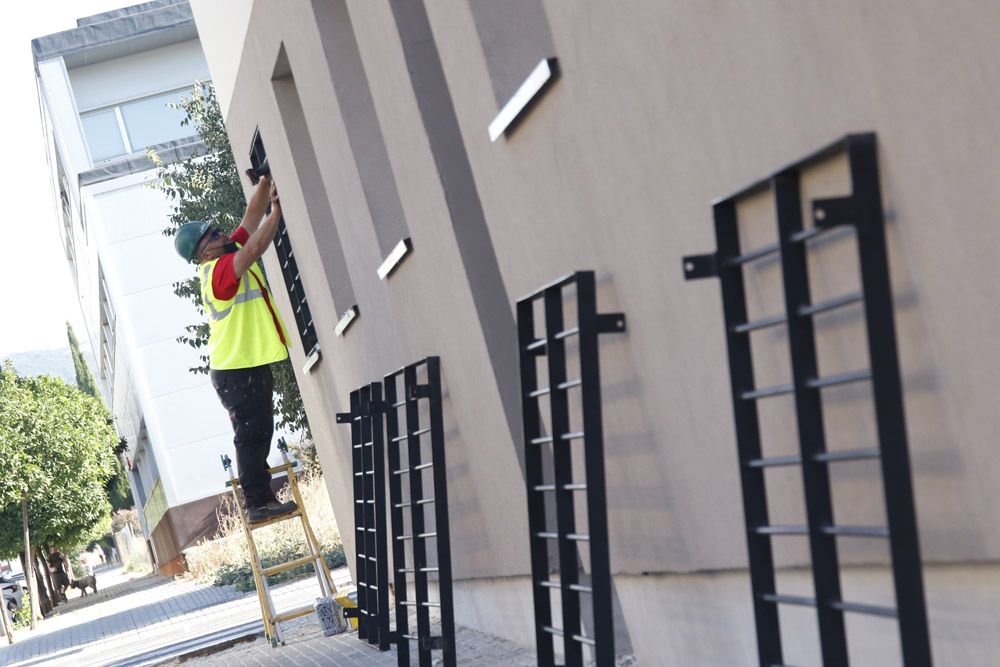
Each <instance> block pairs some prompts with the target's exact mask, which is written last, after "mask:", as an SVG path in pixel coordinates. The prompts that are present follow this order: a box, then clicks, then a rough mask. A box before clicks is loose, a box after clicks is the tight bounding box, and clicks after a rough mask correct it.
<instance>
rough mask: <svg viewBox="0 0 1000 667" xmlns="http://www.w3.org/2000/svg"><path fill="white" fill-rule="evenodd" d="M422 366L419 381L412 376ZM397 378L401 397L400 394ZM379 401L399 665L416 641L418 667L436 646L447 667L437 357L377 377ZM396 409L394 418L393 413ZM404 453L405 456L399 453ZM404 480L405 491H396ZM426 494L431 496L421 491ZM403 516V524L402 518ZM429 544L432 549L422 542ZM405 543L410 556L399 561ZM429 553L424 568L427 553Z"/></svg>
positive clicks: (449, 615) (448, 588)
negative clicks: (433, 595)
mask: <svg viewBox="0 0 1000 667" xmlns="http://www.w3.org/2000/svg"><path fill="white" fill-rule="evenodd" d="M422 367H423V369H424V372H425V373H426V382H423V383H421V382H420V381H419V373H420V370H421V368H422ZM400 381H401V383H402V395H400ZM384 384H385V400H386V404H387V405H388V411H387V412H386V427H387V432H388V459H389V470H390V475H389V503H390V505H391V511H390V515H391V516H392V537H393V539H392V555H393V569H394V573H393V579H394V581H395V593H396V632H395V635H394V639H395V641H396V647H397V658H398V663H399V665H409V664H410V643H411V642H412V643H414V644H416V650H417V656H418V661H419V664H420V665H421V667H430V665H431V663H432V659H433V653H432V652H433V651H440V657H439V660H440V663H437V662H435V663H434V664H443V665H445V667H454V665H455V664H456V653H455V611H454V604H453V596H452V578H451V542H450V538H449V532H448V479H447V474H446V468H445V447H444V418H443V413H442V401H441V362H440V359H438V357H427V358H426V359H423V360H422V361H418V362H416V363H414V364H410V365H409V366H405V367H403V368H401V369H399V370H398V371H396V372H394V373H390V374H389V375H386V376H385V383H384ZM421 400H424V401H426V402H427V416H428V423H427V424H426V425H422V424H421V421H420V414H421V410H420V407H421V406H420V401H421ZM400 409H402V415H400ZM425 436H426V437H429V438H430V454H431V456H430V460H425V459H424V458H423V454H422V453H421V452H422V448H421V438H422V437H425ZM404 452H405V454H404ZM425 470H429V471H431V475H432V479H433V483H432V488H431V489H426V488H425V486H424V474H423V471H425ZM404 478H405V480H406V482H407V486H408V490H409V493H408V494H407V495H405V496H404V489H403V487H404ZM428 491H431V495H425V494H426V493H427V492H428ZM428 511H431V512H433V514H432V516H433V520H434V523H433V529H431V530H428V527H427V523H428V521H427V519H428V518H429V517H428V514H427V512H428ZM407 514H409V521H407ZM429 542H433V546H434V548H433V549H429V548H428V543H429ZM408 543H409V544H411V545H412V546H411V549H412V554H413V557H412V561H410V562H408V561H407V558H406V545H407V544H408ZM430 551H433V552H434V553H436V554H437V564H436V565H431V564H430V563H429V562H428V560H429V558H428V552H430ZM431 574H435V575H437V582H438V599H437V600H431V599H430V598H429V591H428V589H429V586H428V578H429V577H428V575H431ZM409 576H412V584H413V592H414V596H415V598H416V599H414V600H409V599H408V595H409V589H408V584H409V583H410V580H409ZM432 607H435V608H439V609H440V634H437V635H435V634H433V632H432V627H431V619H430V608H432ZM410 608H414V609H415V611H416V617H417V632H416V634H412V633H411V632H410V628H409V617H408V610H409V609H410Z"/></svg>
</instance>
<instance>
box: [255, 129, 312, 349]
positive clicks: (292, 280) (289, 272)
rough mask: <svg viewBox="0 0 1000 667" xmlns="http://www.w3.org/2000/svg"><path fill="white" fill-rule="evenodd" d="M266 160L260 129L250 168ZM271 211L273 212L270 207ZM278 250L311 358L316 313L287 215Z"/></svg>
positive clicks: (280, 225) (304, 346)
mask: <svg viewBox="0 0 1000 667" xmlns="http://www.w3.org/2000/svg"><path fill="white" fill-rule="evenodd" d="M266 159H267V151H265V150H264V141H263V140H262V139H261V137H260V130H257V131H256V132H254V135H253V143H252V147H251V149H250V166H251V167H253V168H254V169H257V168H258V167H260V165H261V164H263V163H264V161H265V160H266ZM268 211H269V212H270V205H269V206H268ZM274 251H275V252H276V253H277V255H278V263H279V264H280V265H281V275H282V277H283V278H284V279H285V289H286V290H287V291H288V299H289V301H291V304H292V312H293V313H294V314H295V325H296V327H297V328H298V331H299V338H300V339H301V340H302V349H303V350H305V353H306V357H310V356H312V354H313V352H315V351H316V346H317V345H318V344H319V338H318V337H317V336H316V327H315V325H314V324H313V318H312V313H311V312H310V311H309V302H308V300H307V299H306V292H305V288H304V287H303V286H302V278H301V276H300V274H299V267H298V263H297V262H296V261H295V253H294V252H293V251H292V242H291V239H289V237H288V228H287V227H286V226H285V216H284V215H282V216H281V219H280V220H278V231H277V232H276V233H275V235H274Z"/></svg>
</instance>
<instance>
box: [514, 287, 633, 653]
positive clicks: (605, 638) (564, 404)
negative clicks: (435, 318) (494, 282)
mask: <svg viewBox="0 0 1000 667" xmlns="http://www.w3.org/2000/svg"><path fill="white" fill-rule="evenodd" d="M566 288H575V291H576V304H575V306H576V307H575V311H576V318H577V322H576V324H575V325H568V324H567V323H566V322H565V314H564V310H565V309H564V303H563V301H564V295H563V290H564V289H566ZM537 301H541V302H542V304H543V307H544V313H545V315H544V317H545V321H544V333H543V334H536V331H535V303H536V302H537ZM517 330H518V351H519V356H520V367H521V403H522V406H523V420H524V448H525V453H524V459H525V478H526V479H525V481H526V483H527V491H528V526H529V530H530V535H529V544H530V545H531V578H532V583H533V586H532V592H533V595H534V603H535V643H536V646H537V650H538V664H539V665H541V666H542V667H552V666H553V665H555V647H554V638H555V637H561V638H562V642H563V650H564V653H565V664H566V667H580V666H582V665H583V664H585V659H584V650H583V647H584V646H588V647H590V650H591V651H592V656H591V659H592V660H593V661H594V664H596V665H597V666H598V667H610V666H611V665H613V664H614V662H615V640H614V620H613V614H612V591H611V562H610V549H609V545H608V516H607V514H608V513H607V497H606V490H605V479H604V434H603V418H602V416H601V378H600V364H599V358H598V335H599V334H602V333H620V332H623V331H625V315H624V314H623V313H608V314H598V313H597V293H596V288H595V281H594V272H593V271H579V272H577V273H573V274H571V275H569V276H566V277H564V278H560V279H559V280H557V281H555V282H553V283H550V284H549V285H546V286H545V287H542V288H541V289H539V290H538V291H536V292H534V293H532V294H529V295H528V296H525V297H524V298H522V299H520V300H518V302H517ZM571 337H577V338H578V342H579V357H580V377H578V378H568V377H567V363H566V357H567V355H566V341H567V339H569V338H571ZM541 356H545V357H546V360H545V361H546V367H547V381H546V384H547V386H544V387H541V386H539V381H538V369H537V363H536V362H537V359H538V358H539V357H541ZM577 391H578V392H579V396H578V397H577V399H576V400H578V401H579V403H580V406H581V412H582V430H576V431H575V430H573V429H572V428H571V426H570V410H569V395H570V394H571V393H576V392H577ZM543 397H548V402H549V409H550V414H549V419H550V421H549V425H550V428H551V429H552V435H549V436H546V435H545V434H544V432H543V427H542V418H541V409H540V407H539V399H541V398H543ZM581 441H582V447H583V449H582V456H583V463H584V469H585V481H583V482H580V481H578V480H574V479H573V470H574V463H573V446H574V442H581ZM543 452H544V453H545V454H547V455H548V456H549V457H551V459H552V464H551V466H550V467H551V469H552V470H553V471H554V472H553V474H554V479H552V480H546V479H545V470H546V467H547V466H546V465H545V464H544V463H543ZM548 493H552V494H554V497H555V517H554V518H555V527H554V528H552V527H549V526H548V525H547V524H548V518H547V517H546V494H548ZM581 493H582V494H583V496H584V502H583V503H580V502H578V501H577V494H581ZM584 504H585V505H586V508H587V513H586V525H587V526H588V532H587V533H581V532H579V531H578V530H577V527H576V526H577V517H576V507H577V506H578V505H579V506H582V505H584ZM551 541H555V543H556V545H557V550H558V555H559V558H558V562H559V578H558V579H555V580H553V579H550V578H549V559H548V547H549V544H550V542H551ZM583 545H587V548H588V551H589V554H590V570H591V572H590V574H591V584H590V585H589V586H587V585H583V584H581V583H580V576H579V574H580V572H579V562H580V561H579V555H578V552H577V549H578V548H581V547H582V546H583ZM551 592H558V594H559V596H560V601H561V607H562V621H561V626H562V627H557V626H555V625H554V624H553V621H552V602H551V599H550V593H551ZM584 595H586V596H587V597H589V599H590V605H591V608H592V611H593V620H594V625H593V636H589V637H588V636H586V635H585V634H584V633H583V628H582V625H583V624H582V619H581V598H582V597H583V596H584ZM587 662H589V661H587Z"/></svg>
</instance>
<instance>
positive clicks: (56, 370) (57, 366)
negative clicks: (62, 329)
mask: <svg viewBox="0 0 1000 667" xmlns="http://www.w3.org/2000/svg"><path fill="white" fill-rule="evenodd" d="M83 354H84V356H85V357H87V365H88V366H90V370H91V372H93V373H94V374H95V375H96V366H95V364H94V358H93V356H92V355H91V354H90V351H89V350H84V351H83ZM3 358H4V359H10V360H11V361H12V362H13V363H14V370H16V371H17V374H18V375H54V376H56V377H59V378H62V379H63V380H65V381H66V382H67V383H68V384H72V385H75V384H76V370H75V369H74V368H73V357H72V355H70V353H69V346H68V345H67V346H66V347H63V348H58V349H55V350H33V351H31V352H14V353H12V354H8V355H4V357H3Z"/></svg>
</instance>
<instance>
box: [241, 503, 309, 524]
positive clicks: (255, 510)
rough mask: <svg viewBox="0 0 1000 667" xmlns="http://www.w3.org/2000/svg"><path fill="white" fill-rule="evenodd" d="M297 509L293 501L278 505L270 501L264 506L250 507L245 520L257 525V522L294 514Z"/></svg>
mask: <svg viewBox="0 0 1000 667" xmlns="http://www.w3.org/2000/svg"><path fill="white" fill-rule="evenodd" d="M298 508H299V506H298V505H296V504H295V501H293V500H289V501H288V502H287V503H280V502H278V501H277V500H272V501H271V502H269V503H267V504H266V505H261V506H260V507H251V508H250V509H248V510H247V518H248V519H250V523H257V522H258V521H266V520H267V519H273V518H274V517H276V516H281V515H283V514H288V513H290V512H294V511H295V510H297V509H298Z"/></svg>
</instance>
